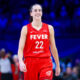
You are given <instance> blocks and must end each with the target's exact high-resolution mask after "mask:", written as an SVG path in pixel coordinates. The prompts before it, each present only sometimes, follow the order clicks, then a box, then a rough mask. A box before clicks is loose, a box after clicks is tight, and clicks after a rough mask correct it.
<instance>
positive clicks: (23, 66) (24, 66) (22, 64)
mask: <svg viewBox="0 0 80 80" xmlns="http://www.w3.org/2000/svg"><path fill="white" fill-rule="evenodd" d="M19 65H20V71H22V72H27V69H26V65H25V64H24V62H23V61H20V62H19Z"/></svg>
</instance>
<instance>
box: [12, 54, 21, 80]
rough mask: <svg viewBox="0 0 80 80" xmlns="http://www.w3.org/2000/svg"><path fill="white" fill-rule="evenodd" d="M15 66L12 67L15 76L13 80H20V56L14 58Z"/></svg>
mask: <svg viewBox="0 0 80 80" xmlns="http://www.w3.org/2000/svg"><path fill="white" fill-rule="evenodd" d="M13 61H14V64H13V65H12V74H13V80H19V72H20V71H19V63H18V56H17V55H14V56H13Z"/></svg>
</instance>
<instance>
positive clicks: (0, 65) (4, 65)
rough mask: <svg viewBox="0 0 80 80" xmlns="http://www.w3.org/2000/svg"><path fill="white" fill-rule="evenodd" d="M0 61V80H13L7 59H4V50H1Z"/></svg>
mask: <svg viewBox="0 0 80 80" xmlns="http://www.w3.org/2000/svg"><path fill="white" fill-rule="evenodd" d="M0 54H1V59H0V72H1V80H13V78H12V70H11V64H10V61H9V59H8V58H6V57H5V55H6V54H5V49H1V53H0Z"/></svg>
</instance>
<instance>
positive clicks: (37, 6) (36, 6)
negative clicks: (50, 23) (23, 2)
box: [32, 5, 42, 9]
mask: <svg viewBox="0 0 80 80" xmlns="http://www.w3.org/2000/svg"><path fill="white" fill-rule="evenodd" d="M32 9H42V8H41V6H40V5H34V6H33V7H32Z"/></svg>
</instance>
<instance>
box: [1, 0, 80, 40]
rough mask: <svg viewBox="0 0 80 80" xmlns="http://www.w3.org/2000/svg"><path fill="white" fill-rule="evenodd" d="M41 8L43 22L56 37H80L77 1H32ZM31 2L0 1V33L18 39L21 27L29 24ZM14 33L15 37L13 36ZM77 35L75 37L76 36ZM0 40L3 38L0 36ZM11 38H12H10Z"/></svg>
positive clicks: (18, 0)
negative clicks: (52, 27) (51, 29)
mask: <svg viewBox="0 0 80 80" xmlns="http://www.w3.org/2000/svg"><path fill="white" fill-rule="evenodd" d="M32 2H33V3H35V2H36V3H40V4H41V5H42V7H43V22H47V23H48V24H51V25H53V26H54V29H55V33H56V36H64V35H66V36H67V35H68V36H70V35H71V36H80V31H79V30H80V27H79V26H80V5H79V4H80V1H79V0H42V1H41V0H34V1H32ZM33 3H31V0H17V1H16V0H0V6H1V8H0V33H1V34H4V35H5V38H6V36H7V37H8V36H9V35H10V34H11V35H12V36H14V37H13V39H18V36H19V34H20V30H21V28H22V26H23V25H26V24H28V23H29V8H30V6H31V5H32V4H33ZM14 32H15V34H16V36H15V35H14ZM76 34H77V35H76ZM0 37H1V38H4V37H3V36H1V35H0ZM11 38H12V37H11Z"/></svg>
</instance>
